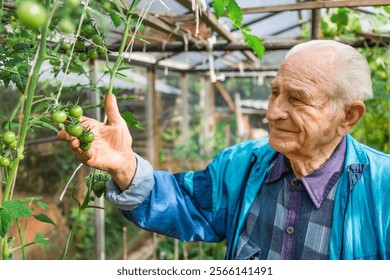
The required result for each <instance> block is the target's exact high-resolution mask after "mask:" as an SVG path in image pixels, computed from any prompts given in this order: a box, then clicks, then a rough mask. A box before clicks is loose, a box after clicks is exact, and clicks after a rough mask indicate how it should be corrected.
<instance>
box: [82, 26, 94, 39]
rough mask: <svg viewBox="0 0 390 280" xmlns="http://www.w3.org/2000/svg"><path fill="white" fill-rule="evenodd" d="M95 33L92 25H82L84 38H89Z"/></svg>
mask: <svg viewBox="0 0 390 280" xmlns="http://www.w3.org/2000/svg"><path fill="white" fill-rule="evenodd" d="M94 33H95V28H93V26H92V25H90V24H87V25H85V26H84V27H83V34H84V36H85V37H86V38H88V39H91V38H92V36H93V34H94Z"/></svg>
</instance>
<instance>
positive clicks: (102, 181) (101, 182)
mask: <svg viewBox="0 0 390 280" xmlns="http://www.w3.org/2000/svg"><path fill="white" fill-rule="evenodd" d="M85 179H86V184H87V187H88V188H91V189H92V191H93V192H94V194H95V195H96V196H97V197H101V196H102V195H103V194H105V193H106V184H107V182H108V180H109V179H110V175H108V174H107V172H105V171H101V170H96V171H95V173H94V174H92V175H88V176H87V177H86V178H85Z"/></svg>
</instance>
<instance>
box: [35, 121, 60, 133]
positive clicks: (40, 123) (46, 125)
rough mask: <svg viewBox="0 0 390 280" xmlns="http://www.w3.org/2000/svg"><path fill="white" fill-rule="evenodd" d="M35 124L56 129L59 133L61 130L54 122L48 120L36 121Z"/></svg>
mask: <svg viewBox="0 0 390 280" xmlns="http://www.w3.org/2000/svg"><path fill="white" fill-rule="evenodd" d="M35 126H42V127H45V128H47V129H50V130H52V131H54V132H55V133H58V132H59V131H60V130H59V129H58V128H57V127H55V126H53V125H52V124H50V123H49V122H46V121H38V122H36V124H35Z"/></svg>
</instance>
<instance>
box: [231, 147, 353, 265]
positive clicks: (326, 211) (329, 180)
mask: <svg viewBox="0 0 390 280" xmlns="http://www.w3.org/2000/svg"><path fill="white" fill-rule="evenodd" d="M345 146H346V143H345V139H343V140H342V141H341V143H340V145H339V146H338V148H337V149H336V150H335V152H334V154H333V156H332V157H331V159H330V160H329V161H327V162H326V163H325V164H324V165H323V166H322V167H321V168H319V169H318V170H316V171H315V172H313V173H311V174H309V175H308V176H305V177H303V178H300V179H296V178H295V176H294V173H293V172H292V169H291V166H290V165H289V162H288V160H287V158H286V157H285V156H284V155H283V154H280V155H279V156H278V157H277V158H276V160H275V161H274V163H273V166H272V167H271V169H270V172H269V174H268V175H267V178H266V180H265V182H264V184H263V186H262V187H261V188H260V191H259V193H258V195H257V197H256V200H255V202H254V204H253V206H252V208H251V211H250V213H249V215H248V217H247V220H246V223H245V226H244V228H243V230H242V232H241V234H240V237H239V240H238V246H237V250H236V259H277V260H279V259H320V260H321V259H322V260H323V259H328V258H329V238H330V232H331V228H332V216H333V202H334V196H335V193H336V186H337V182H338V179H339V177H340V174H341V172H342V167H343V162H344V155H345V148H346V147H345Z"/></svg>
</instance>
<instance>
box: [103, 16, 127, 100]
mask: <svg viewBox="0 0 390 280" xmlns="http://www.w3.org/2000/svg"><path fill="white" fill-rule="evenodd" d="M130 24H131V14H130V13H129V15H128V17H127V19H126V22H125V29H124V30H123V37H122V41H121V45H120V48H119V51H118V57H117V58H116V60H115V64H114V66H113V67H112V69H111V71H110V84H109V86H108V93H112V90H113V88H114V78H115V76H116V73H117V72H118V69H119V67H120V66H121V64H122V60H123V52H124V50H125V47H126V43H127V38H129V30H130Z"/></svg>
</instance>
